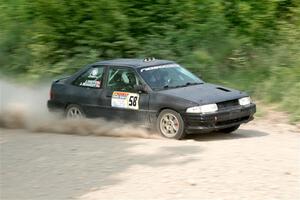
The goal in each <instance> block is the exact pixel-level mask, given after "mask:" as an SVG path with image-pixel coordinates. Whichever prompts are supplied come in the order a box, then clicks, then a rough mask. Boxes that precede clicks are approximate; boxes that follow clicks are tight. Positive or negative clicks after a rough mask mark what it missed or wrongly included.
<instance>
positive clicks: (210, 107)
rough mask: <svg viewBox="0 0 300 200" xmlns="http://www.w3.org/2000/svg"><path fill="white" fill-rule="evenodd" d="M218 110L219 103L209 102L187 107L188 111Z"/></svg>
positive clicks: (206, 111)
mask: <svg viewBox="0 0 300 200" xmlns="http://www.w3.org/2000/svg"><path fill="white" fill-rule="evenodd" d="M217 110H218V106H217V104H215V103H214V104H207V105H203V106H195V107H191V108H188V109H186V112H187V113H212V112H216V111H217Z"/></svg>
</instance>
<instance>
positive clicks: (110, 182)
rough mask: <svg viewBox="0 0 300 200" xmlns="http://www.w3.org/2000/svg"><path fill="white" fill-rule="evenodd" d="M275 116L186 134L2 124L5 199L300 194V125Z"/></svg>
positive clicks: (293, 197)
mask: <svg viewBox="0 0 300 200" xmlns="http://www.w3.org/2000/svg"><path fill="white" fill-rule="evenodd" d="M273 122H274V121H272V122H270V121H262V120H258V121H254V122H252V123H250V124H249V125H245V126H242V127H241V129H239V130H238V131H237V132H235V133H233V134H230V135H225V134H217V133H214V134H204V135H198V136H195V135H194V136H190V137H189V138H188V139H186V140H183V141H174V140H165V139H141V138H113V137H97V136H76V135H64V134H51V133H49V134H48V133H40V134H39V133H29V132H28V131H25V130H7V129H0V132H1V135H0V136H1V177H0V179H1V198H0V199H5V200H21V199H22V200H23V199H28V200H29V199H30V200H37V199H39V200H54V199H55V200H64V199H80V200H100V199H128V200H129V199H130V200H132V199H156V200H157V199H172V200H174V199H206V200H208V199H211V200H220V199H228V200H235V199H236V200H241V199H251V200H255V199H259V200H260V199H263V200H273V199H278V200H285V199H286V200H298V199H300V134H299V129H297V128H296V127H294V126H289V125H286V124H280V123H279V122H277V123H273ZM274 124H276V125H274Z"/></svg>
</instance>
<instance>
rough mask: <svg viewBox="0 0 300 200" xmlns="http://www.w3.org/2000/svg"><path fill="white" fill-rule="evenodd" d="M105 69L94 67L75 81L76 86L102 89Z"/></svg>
mask: <svg viewBox="0 0 300 200" xmlns="http://www.w3.org/2000/svg"><path fill="white" fill-rule="evenodd" d="M103 72H104V67H92V68H90V69H89V70H87V71H86V72H85V73H83V74H81V75H80V76H79V77H78V78H77V79H76V80H75V81H74V85H77V86H81V87H93V88H101V85H102V79H103V74H104V73H103Z"/></svg>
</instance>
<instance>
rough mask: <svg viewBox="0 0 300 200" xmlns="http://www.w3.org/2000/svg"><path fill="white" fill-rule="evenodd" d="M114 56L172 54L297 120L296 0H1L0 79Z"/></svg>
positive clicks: (299, 35)
mask: <svg viewBox="0 0 300 200" xmlns="http://www.w3.org/2000/svg"><path fill="white" fill-rule="evenodd" d="M120 57H124V58H134V57H139V58H144V57H156V58H161V59H170V60H175V61H177V62H178V63H180V64H182V65H183V66H185V67H187V68H189V69H191V70H192V71H193V72H196V73H198V74H201V75H202V77H203V79H204V80H205V81H209V82H215V83H221V84H224V85H227V86H230V87H235V88H238V89H242V90H246V91H248V92H249V93H250V94H252V95H253V96H254V97H255V98H256V99H259V100H261V101H264V102H271V103H276V104H277V105H279V106H280V108H281V109H284V110H286V111H288V112H290V113H291V114H292V115H291V116H292V118H291V120H292V121H297V120H300V1H299V0H224V1H218V0H185V1H184V0H182V1H180V0H136V1H134V0H89V1H87V0H0V72H1V74H2V76H11V77H13V78H14V79H16V80H21V81H39V80H44V79H49V78H53V77H56V76H60V75H62V74H68V73H72V72H74V71H76V70H77V69H79V68H81V67H82V66H83V65H85V64H87V63H91V62H95V61H97V60H103V59H113V58H120Z"/></svg>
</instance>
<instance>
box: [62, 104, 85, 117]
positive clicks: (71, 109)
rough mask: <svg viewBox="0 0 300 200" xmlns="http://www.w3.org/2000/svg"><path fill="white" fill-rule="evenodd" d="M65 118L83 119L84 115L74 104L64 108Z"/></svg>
mask: <svg viewBox="0 0 300 200" xmlns="http://www.w3.org/2000/svg"><path fill="white" fill-rule="evenodd" d="M65 116H66V118H68V119H80V118H84V117H85V114H84V112H83V110H82V109H81V107H80V106H78V105H75V104H70V105H69V106H68V107H67V108H66V111H65Z"/></svg>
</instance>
